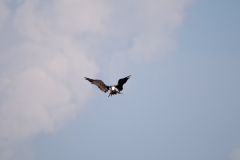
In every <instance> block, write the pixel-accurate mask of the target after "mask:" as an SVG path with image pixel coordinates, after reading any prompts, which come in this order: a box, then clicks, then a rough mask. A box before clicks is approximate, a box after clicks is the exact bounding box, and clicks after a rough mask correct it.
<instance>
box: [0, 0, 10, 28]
mask: <svg viewBox="0 0 240 160" xmlns="http://www.w3.org/2000/svg"><path fill="white" fill-rule="evenodd" d="M8 15H9V10H8V8H7V7H6V5H5V3H4V2H3V1H0V29H1V27H2V25H3V23H4V21H5V20H6V18H7V17H8Z"/></svg>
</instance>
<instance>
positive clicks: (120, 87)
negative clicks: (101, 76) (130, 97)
mask: <svg viewBox="0 0 240 160" xmlns="http://www.w3.org/2000/svg"><path fill="white" fill-rule="evenodd" d="M130 76H131V75H130ZM130 76H127V77H125V78H122V79H119V80H118V84H117V85H113V86H107V85H106V84H105V83H104V82H103V81H101V80H98V79H90V78H87V77H84V78H85V79H86V80H88V81H89V82H90V83H92V84H94V85H96V86H97V87H98V88H99V89H100V90H101V91H103V92H105V93H106V92H108V90H110V93H109V95H108V97H109V96H112V95H116V94H122V93H121V92H120V91H122V90H123V85H124V84H125V83H126V82H127V80H128V79H129V78H130Z"/></svg>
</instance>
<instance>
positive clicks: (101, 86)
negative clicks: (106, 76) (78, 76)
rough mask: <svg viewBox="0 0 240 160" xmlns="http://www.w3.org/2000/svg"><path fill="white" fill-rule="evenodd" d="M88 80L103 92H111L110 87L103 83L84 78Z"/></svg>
mask: <svg viewBox="0 0 240 160" xmlns="http://www.w3.org/2000/svg"><path fill="white" fill-rule="evenodd" d="M84 78H85V79H86V80H88V81H89V82H90V83H92V84H94V85H96V86H97V87H98V88H99V89H100V90H101V91H103V92H105V93H106V92H107V91H108V90H109V86H107V85H105V84H104V83H103V81H101V80H98V79H90V78H87V77H84Z"/></svg>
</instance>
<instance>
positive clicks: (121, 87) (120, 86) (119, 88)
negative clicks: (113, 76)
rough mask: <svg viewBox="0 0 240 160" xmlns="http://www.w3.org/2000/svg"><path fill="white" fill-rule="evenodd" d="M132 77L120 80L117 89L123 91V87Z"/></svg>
mask: <svg viewBox="0 0 240 160" xmlns="http://www.w3.org/2000/svg"><path fill="white" fill-rule="evenodd" d="M130 76H131V75H130ZM130 76H127V77H125V78H122V79H119V80H118V84H117V86H116V88H117V89H118V90H119V91H121V90H123V85H124V84H125V83H126V82H127V80H128V79H129V78H130Z"/></svg>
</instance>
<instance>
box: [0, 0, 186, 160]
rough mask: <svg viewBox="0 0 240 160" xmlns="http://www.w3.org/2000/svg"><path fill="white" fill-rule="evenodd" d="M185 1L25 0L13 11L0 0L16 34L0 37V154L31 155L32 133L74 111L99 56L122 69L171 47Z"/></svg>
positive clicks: (51, 127)
mask: <svg viewBox="0 0 240 160" xmlns="http://www.w3.org/2000/svg"><path fill="white" fill-rule="evenodd" d="M189 1H190V0H149V1H146V0H140V1H137V0H131V1H129V0H128V1H127V0H126V1H124V0H123V1H108V0H67V1H66V0H52V1H41V0H25V1H21V3H20V2H18V3H17V7H16V10H14V11H13V9H8V8H7V7H6V5H5V3H4V1H1V0H0V12H1V14H0V15H1V16H0V27H1V26H3V25H6V24H4V22H5V21H6V19H7V20H8V23H7V25H8V26H7V28H6V29H5V30H4V32H5V35H9V36H12V35H13V33H14V37H12V38H14V40H15V39H16V40H15V41H14V42H12V43H11V42H8V43H9V44H8V45H2V44H1V42H0V45H1V48H2V50H1V51H0V64H1V69H0V71H1V72H0V95H1V97H0V128H1V131H0V159H1V160H11V159H16V157H18V159H21V157H22V159H26V157H25V156H26V155H29V157H32V155H31V152H28V149H27V148H28V147H27V146H28V145H29V143H30V142H29V141H30V140H31V139H32V138H34V137H35V136H37V135H38V134H40V133H52V132H55V131H57V130H58V129H59V128H60V127H61V126H62V125H64V124H66V123H67V122H68V121H69V120H71V119H72V118H74V116H75V114H76V113H77V111H79V110H80V109H81V108H82V107H83V105H84V103H85V102H86V100H87V98H88V95H89V93H90V87H91V85H85V84H86V82H85V81H84V79H83V77H84V76H89V77H95V75H96V74H97V73H98V70H99V64H101V62H106V61H107V63H108V62H109V61H110V63H109V64H108V65H106V66H107V67H104V66H101V68H108V67H109V66H111V65H115V66H116V65H117V66H116V67H115V69H117V70H122V68H123V67H122V66H121V65H124V64H125V63H127V62H130V61H135V60H136V62H142V61H151V60H153V59H155V58H156V57H159V56H161V55H163V54H166V53H167V52H168V51H170V50H172V48H174V47H175V34H174V32H175V29H176V28H177V27H179V26H180V25H181V23H182V21H183V17H184V9H185V8H186V6H187V5H188V4H189ZM13 3H14V1H11V3H10V2H8V7H10V8H11V4H13ZM9 11H11V12H12V15H11V16H8V15H9ZM3 44H6V43H3ZM90 57H91V58H90ZM104 64H105V63H104ZM125 67H126V66H125ZM109 68H111V67H109ZM28 142H29V143H28ZM22 150H24V151H23V152H22ZM20 152H21V153H24V155H20V156H19V153H20ZM19 157H20V158H19ZM27 159H30V158H27Z"/></svg>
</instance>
